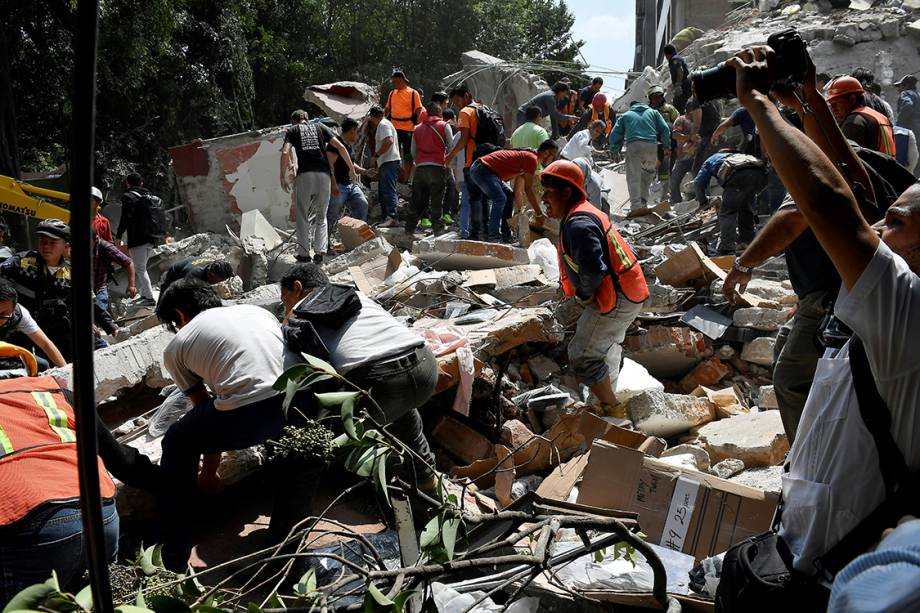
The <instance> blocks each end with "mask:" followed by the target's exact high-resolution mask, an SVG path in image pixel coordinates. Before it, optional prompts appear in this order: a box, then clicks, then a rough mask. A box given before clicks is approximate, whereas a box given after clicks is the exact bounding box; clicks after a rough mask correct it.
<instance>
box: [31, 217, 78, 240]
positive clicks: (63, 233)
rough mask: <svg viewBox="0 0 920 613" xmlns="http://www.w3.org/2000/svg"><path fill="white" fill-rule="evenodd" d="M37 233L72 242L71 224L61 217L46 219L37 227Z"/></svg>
mask: <svg viewBox="0 0 920 613" xmlns="http://www.w3.org/2000/svg"><path fill="white" fill-rule="evenodd" d="M35 233H36V234H44V235H46V236H50V237H51V238H60V239H63V240H65V241H67V242H70V226H68V225H67V224H66V223H64V222H63V221H61V220H60V219H46V220H44V221H42V222H41V223H39V224H38V227H36V228H35Z"/></svg>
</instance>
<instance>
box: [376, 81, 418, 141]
mask: <svg viewBox="0 0 920 613" xmlns="http://www.w3.org/2000/svg"><path fill="white" fill-rule="evenodd" d="M421 106H422V97H421V96H419V94H418V92H417V91H415V90H414V89H412V88H411V87H406V88H403V89H394V90H392V91H390V95H388V96H387V104H386V108H384V111H385V112H386V116H387V119H389V120H390V122H391V123H392V124H393V127H394V128H396V129H397V130H403V131H406V132H411V131H412V130H413V129H415V118H416V115H415V111H416V109H419V108H421Z"/></svg>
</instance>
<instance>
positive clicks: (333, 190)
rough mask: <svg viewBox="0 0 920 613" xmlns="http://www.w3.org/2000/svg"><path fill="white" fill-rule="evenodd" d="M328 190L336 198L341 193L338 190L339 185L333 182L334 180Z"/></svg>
mask: <svg viewBox="0 0 920 613" xmlns="http://www.w3.org/2000/svg"><path fill="white" fill-rule="evenodd" d="M352 181H354V179H352ZM329 189H330V191H331V193H332V195H333V196H338V195H339V194H340V193H341V191H340V190H339V184H338V183H336V182H335V179H333V180H332V184H331V185H330V186H329Z"/></svg>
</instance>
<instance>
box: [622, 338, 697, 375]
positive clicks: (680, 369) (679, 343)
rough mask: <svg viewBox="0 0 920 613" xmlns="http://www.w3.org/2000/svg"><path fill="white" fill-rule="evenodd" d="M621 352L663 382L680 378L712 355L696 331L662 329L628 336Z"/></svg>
mask: <svg viewBox="0 0 920 613" xmlns="http://www.w3.org/2000/svg"><path fill="white" fill-rule="evenodd" d="M623 351H624V353H625V355H626V356H628V357H629V358H630V359H632V360H635V361H636V362H638V363H639V364H642V366H644V367H645V368H647V369H648V371H649V373H650V374H651V375H652V376H654V377H657V378H663V379H670V378H674V377H681V376H683V375H685V374H687V373H688V372H689V371H690V370H691V369H692V368H693V367H694V366H696V365H697V364H698V363H699V362H700V360H703V359H704V358H706V357H709V356H710V355H712V348H711V347H710V345H709V343H708V341H707V340H706V338H705V337H704V336H703V335H702V334H700V333H699V332H697V331H695V330H691V329H690V328H670V327H665V326H651V327H649V329H648V332H647V333H646V334H642V335H636V336H627V337H626V339H625V341H624V343H623Z"/></svg>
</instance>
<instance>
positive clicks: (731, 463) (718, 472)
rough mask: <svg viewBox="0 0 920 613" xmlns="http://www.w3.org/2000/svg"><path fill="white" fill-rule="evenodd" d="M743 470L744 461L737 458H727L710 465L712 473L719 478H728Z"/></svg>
mask: <svg viewBox="0 0 920 613" xmlns="http://www.w3.org/2000/svg"><path fill="white" fill-rule="evenodd" d="M743 470H744V462H742V461H741V460H739V459H737V458H727V459H725V460H722V461H721V462H717V463H716V464H715V465H714V466H713V467H712V473H713V474H714V475H715V476H717V477H719V478H720V479H729V478H731V477H734V476H735V475H737V474H739V473H740V472H741V471H743Z"/></svg>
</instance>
